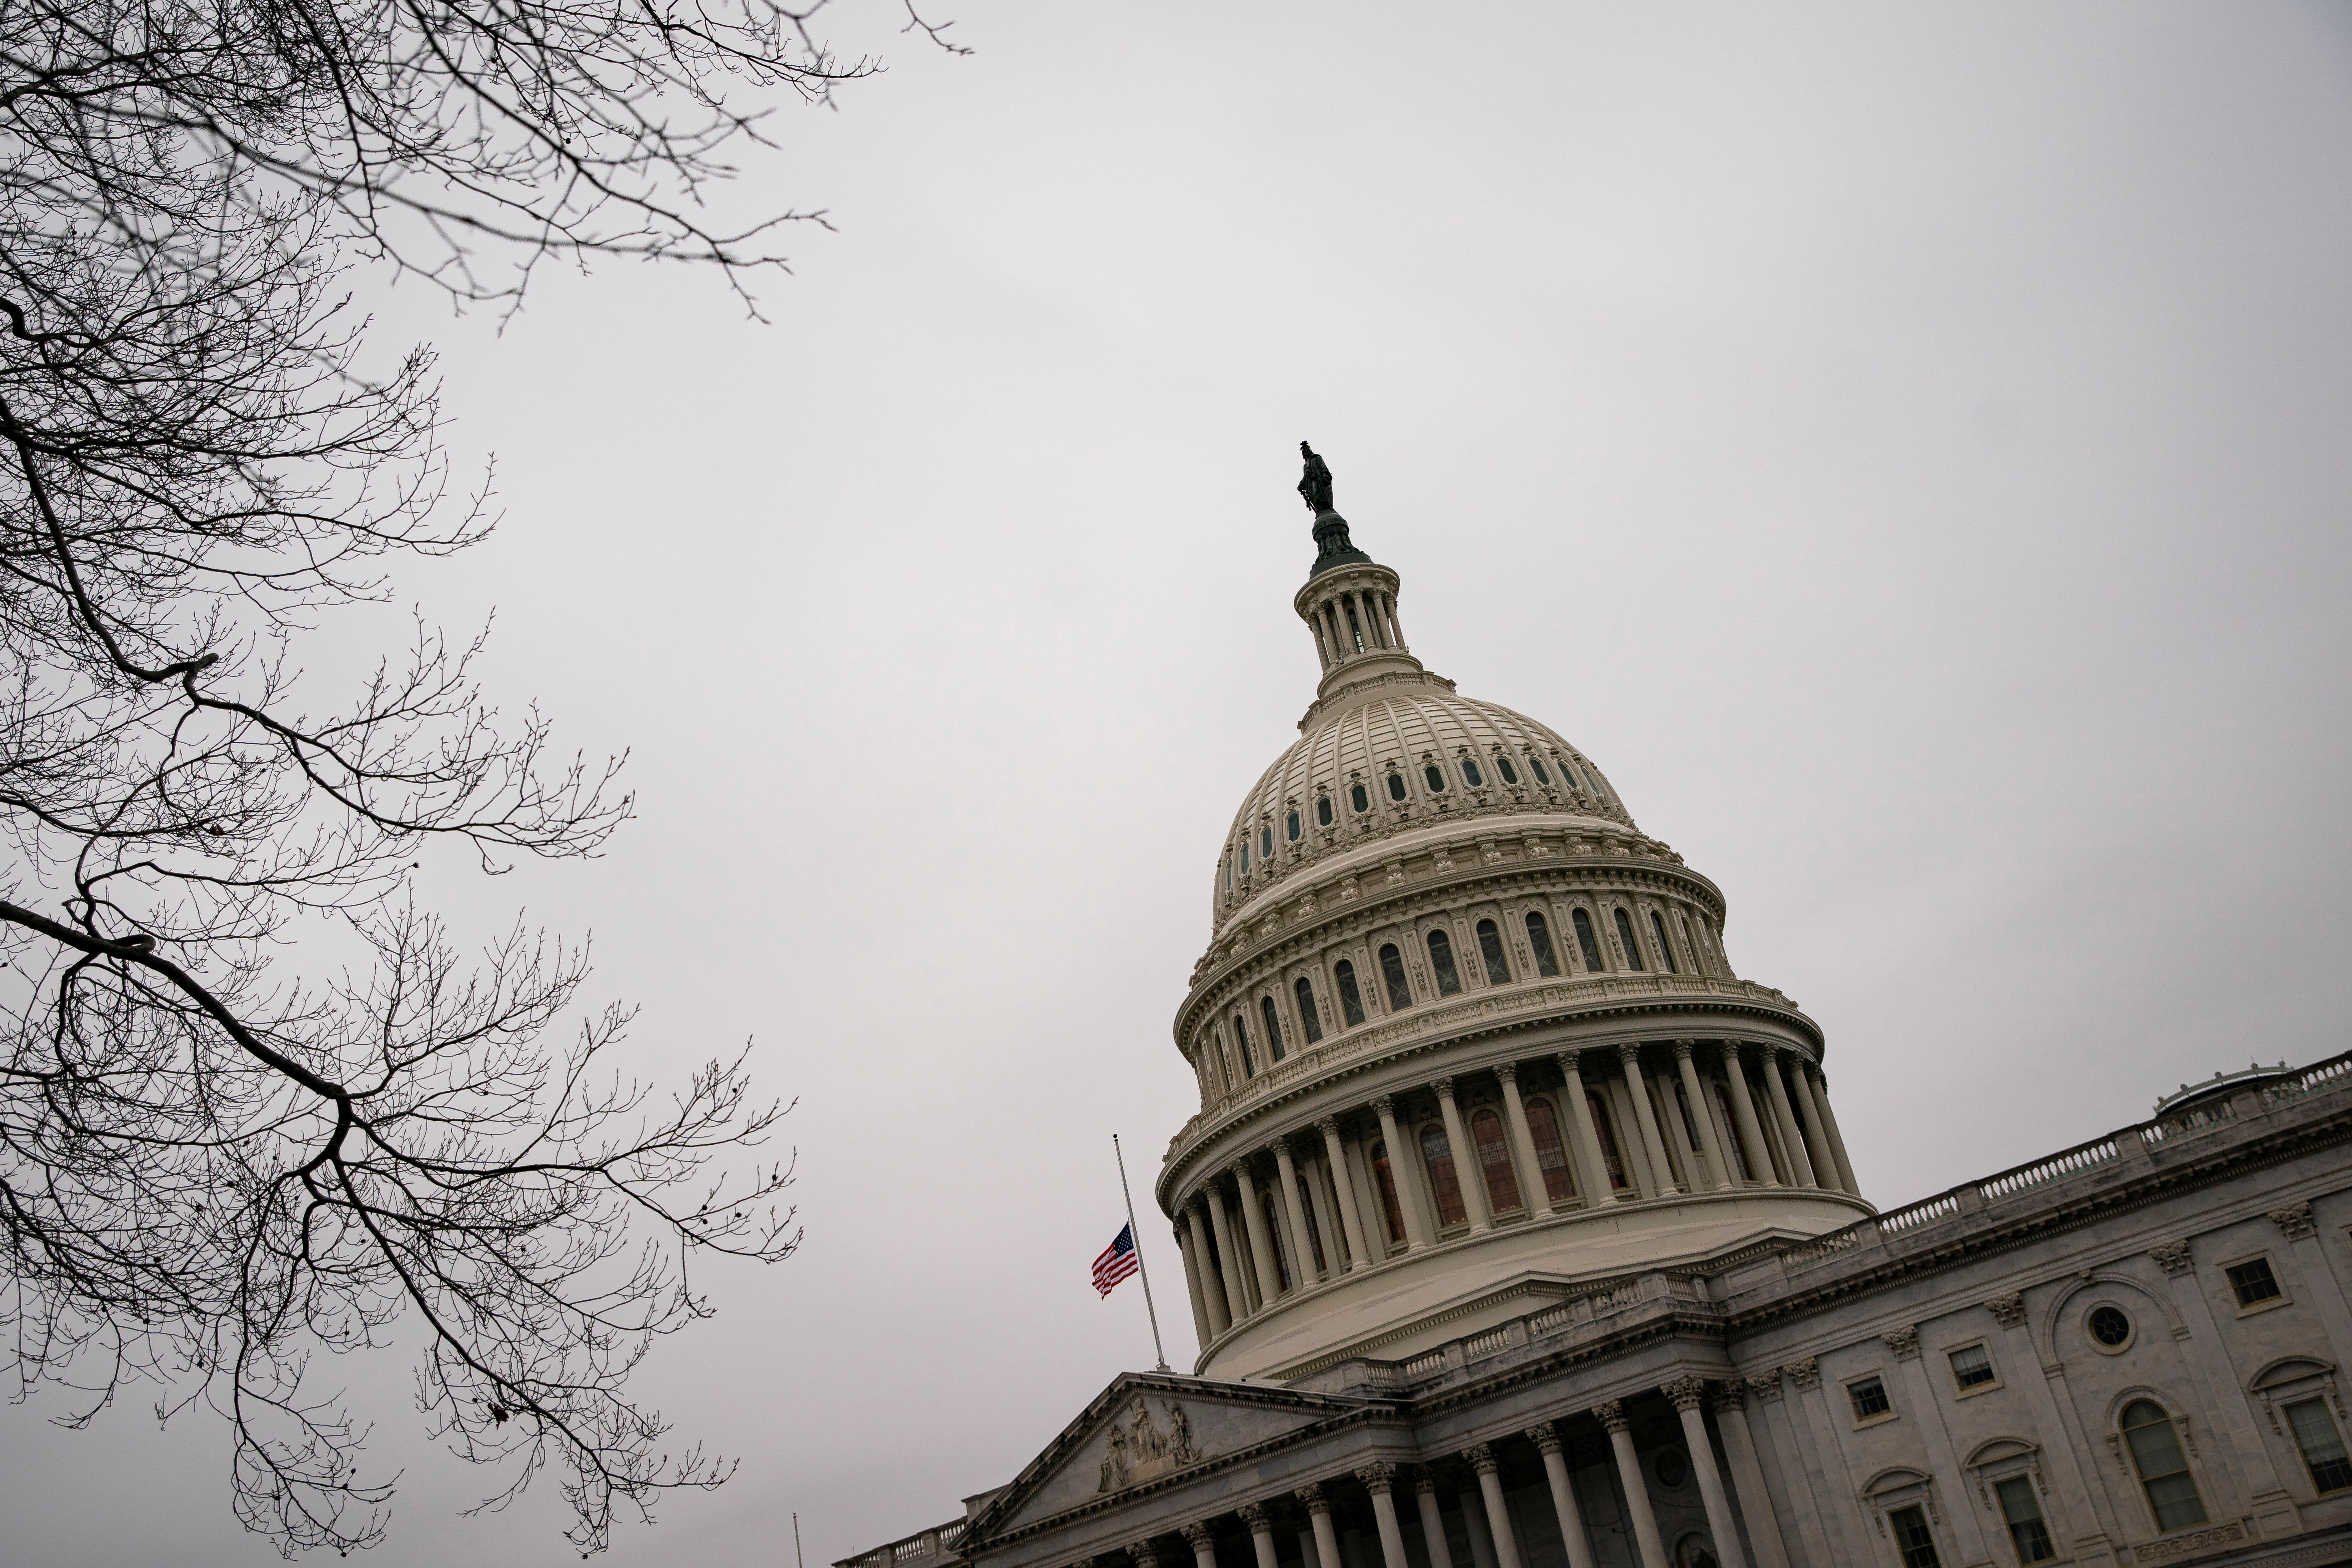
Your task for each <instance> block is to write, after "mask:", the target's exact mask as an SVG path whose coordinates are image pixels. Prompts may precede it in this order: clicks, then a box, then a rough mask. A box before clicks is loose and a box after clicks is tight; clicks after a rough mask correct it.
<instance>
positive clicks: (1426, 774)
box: [1421, 763, 1445, 795]
mask: <svg viewBox="0 0 2352 1568" xmlns="http://www.w3.org/2000/svg"><path fill="white" fill-rule="evenodd" d="M1421 776H1422V777H1423V778H1425V779H1427V780H1428V781H1429V793H1430V794H1432V795H1437V794H1440V793H1441V792H1443V791H1444V788H1445V775H1444V773H1439V772H1438V771H1437V764H1436V763H1430V764H1429V765H1428V766H1427V767H1425V768H1423V769H1422V770H1421Z"/></svg>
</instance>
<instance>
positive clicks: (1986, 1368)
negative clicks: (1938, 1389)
mask: <svg viewBox="0 0 2352 1568" xmlns="http://www.w3.org/2000/svg"><path fill="white" fill-rule="evenodd" d="M1992 1375H1993V1374H1992V1357H1990V1356H1989V1355H1987V1354H1986V1353H1985V1348H1984V1346H1982V1345H1970V1346H1969V1348H1968V1349H1966V1350H1960V1351H1954V1352H1952V1381H1953V1382H1954V1383H1957V1384H1959V1385H1960V1386H1961V1387H1962V1388H1976V1387H1979V1386H1980V1385H1982V1384H1988V1383H1990V1382H1991V1381H1992Z"/></svg>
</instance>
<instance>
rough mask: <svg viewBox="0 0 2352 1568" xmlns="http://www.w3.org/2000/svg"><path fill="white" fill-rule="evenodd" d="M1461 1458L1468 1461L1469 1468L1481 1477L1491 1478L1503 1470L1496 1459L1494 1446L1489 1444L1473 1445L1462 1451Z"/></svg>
mask: <svg viewBox="0 0 2352 1568" xmlns="http://www.w3.org/2000/svg"><path fill="white" fill-rule="evenodd" d="M1462 1457H1463V1458H1465V1459H1467V1460H1469V1461H1470V1468H1472V1469H1474V1470H1475V1471H1477V1472H1478V1473H1479V1474H1480V1475H1482V1476H1491V1475H1493V1474H1494V1473H1495V1472H1496V1470H1499V1469H1501V1468H1503V1467H1502V1465H1501V1464H1500V1463H1499V1462H1498V1461H1497V1460H1496V1458H1495V1448H1494V1445H1492V1444H1490V1443H1473V1444H1471V1445H1470V1447H1466V1448H1465V1449H1463V1450H1462Z"/></svg>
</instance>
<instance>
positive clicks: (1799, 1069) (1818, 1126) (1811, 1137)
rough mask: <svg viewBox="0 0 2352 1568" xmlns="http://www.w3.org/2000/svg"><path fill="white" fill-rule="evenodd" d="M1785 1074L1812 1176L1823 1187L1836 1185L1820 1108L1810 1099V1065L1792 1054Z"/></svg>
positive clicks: (1837, 1182) (1835, 1176) (1828, 1142)
mask: <svg viewBox="0 0 2352 1568" xmlns="http://www.w3.org/2000/svg"><path fill="white" fill-rule="evenodd" d="M1790 1055H1791V1057H1793V1058H1794V1060H1793V1062H1792V1063H1791V1064H1790V1065H1791V1066H1793V1067H1794V1068H1796V1070H1795V1071H1794V1072H1792V1073H1790V1075H1789V1076H1790V1078H1791V1079H1794V1080H1795V1082H1796V1086H1797V1110H1798V1112H1799V1113H1800V1114H1801V1115H1802V1116H1803V1118H1804V1122H1805V1153H1806V1154H1807V1156H1808V1157H1810V1158H1811V1161H1812V1162H1813V1178H1814V1180H1815V1181H1817V1182H1819V1183H1820V1184H1822V1186H1825V1187H1835V1186H1838V1185H1840V1182H1839V1179H1838V1168H1837V1161H1836V1160H1835V1159H1833V1158H1832V1156H1831V1153H1830V1136H1829V1134H1828V1133H1827V1132H1826V1131H1822V1108H1821V1106H1820V1105H1819V1104H1818V1103H1816V1102H1815V1100H1813V1081H1812V1064H1811V1063H1810V1062H1808V1061H1806V1060H1805V1058H1803V1057H1801V1056H1798V1055H1797V1054H1796V1053H1794V1052H1791V1053H1790Z"/></svg>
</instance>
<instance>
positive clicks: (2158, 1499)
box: [2123, 1399, 2205, 1530]
mask: <svg viewBox="0 0 2352 1568" xmlns="http://www.w3.org/2000/svg"><path fill="white" fill-rule="evenodd" d="M2123 1429H2124V1442H2125V1443H2126V1444H2127V1445H2128V1446H2129V1447H2130V1448H2131V1456H2132V1465H2133V1467H2134V1468H2137V1470H2138V1471H2139V1484H2140V1485H2141V1486H2143V1487H2145V1488H2147V1506H2148V1507H2149V1508H2151V1509H2153V1510H2155V1512H2156V1527H2157V1529H2158V1530H2187V1529H2188V1528H2189V1526H2190V1525H2194V1524H2202V1523H2204V1522H2205V1502H2204V1500H2203V1499H2201V1498H2200V1497H2199V1496H2198V1495H2197V1480H2196V1478H2195V1477H2193V1476H2191V1475H2190V1474H2189V1461H2188V1460H2187V1459H2185V1458H2181V1455H2180V1435H2179V1433H2177V1432H2175V1431H2174V1430H2173V1427H2172V1417H2171V1416H2169V1415H2166V1414H2165V1413H2164V1408H2163V1406H2161V1405H2158V1404H2157V1403H2156V1401H2154V1400H2152V1399H2137V1400H2134V1401H2133V1402H2132V1403H2131V1404H2130V1405H2127V1406H2126V1407H2125V1410H2124V1418H2123Z"/></svg>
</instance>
